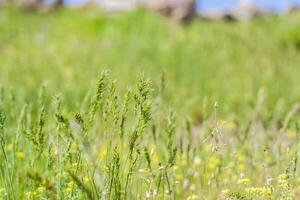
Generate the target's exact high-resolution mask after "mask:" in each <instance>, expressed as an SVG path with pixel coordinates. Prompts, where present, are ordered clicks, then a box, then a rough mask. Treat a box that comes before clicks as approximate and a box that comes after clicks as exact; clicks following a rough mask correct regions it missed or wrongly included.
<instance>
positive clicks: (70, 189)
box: [64, 181, 75, 194]
mask: <svg viewBox="0 0 300 200" xmlns="http://www.w3.org/2000/svg"><path fill="white" fill-rule="evenodd" d="M74 187H75V183H74V182H73V181H70V182H69V183H68V184H67V187H66V188H65V189H64V191H65V193H67V194H69V193H71V192H72V191H73V190H74Z"/></svg>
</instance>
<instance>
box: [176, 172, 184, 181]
mask: <svg viewBox="0 0 300 200" xmlns="http://www.w3.org/2000/svg"><path fill="white" fill-rule="evenodd" d="M183 178H184V177H183V175H182V174H176V175H175V179H176V180H179V181H182V180H183Z"/></svg>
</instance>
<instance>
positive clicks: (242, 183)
mask: <svg viewBox="0 0 300 200" xmlns="http://www.w3.org/2000/svg"><path fill="white" fill-rule="evenodd" d="M249 182H250V179H249V178H242V179H240V180H238V183H239V184H241V185H247V184H249Z"/></svg>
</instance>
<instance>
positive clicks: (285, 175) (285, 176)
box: [278, 173, 289, 180]
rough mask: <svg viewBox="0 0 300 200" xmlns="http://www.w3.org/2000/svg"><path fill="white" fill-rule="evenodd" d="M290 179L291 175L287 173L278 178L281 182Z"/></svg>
mask: <svg viewBox="0 0 300 200" xmlns="http://www.w3.org/2000/svg"><path fill="white" fill-rule="evenodd" d="M288 178H289V175H288V174H286V173H283V174H280V175H279V176H278V179H280V180H287V179H288Z"/></svg>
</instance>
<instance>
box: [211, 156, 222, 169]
mask: <svg viewBox="0 0 300 200" xmlns="http://www.w3.org/2000/svg"><path fill="white" fill-rule="evenodd" d="M219 163H220V160H219V158H217V157H216V156H211V157H210V158H209V159H208V169H210V170H213V169H215V168H216V167H217V166H218V165H219Z"/></svg>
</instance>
